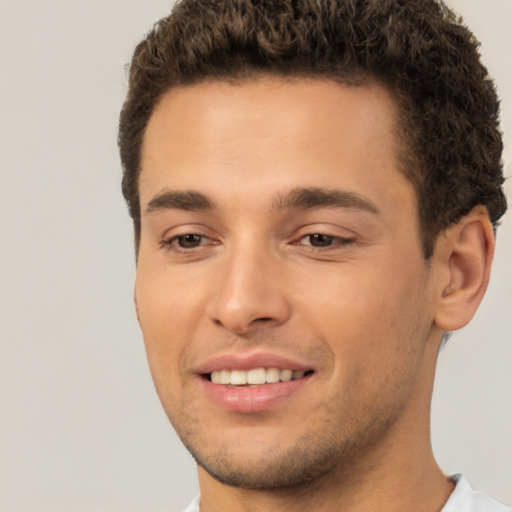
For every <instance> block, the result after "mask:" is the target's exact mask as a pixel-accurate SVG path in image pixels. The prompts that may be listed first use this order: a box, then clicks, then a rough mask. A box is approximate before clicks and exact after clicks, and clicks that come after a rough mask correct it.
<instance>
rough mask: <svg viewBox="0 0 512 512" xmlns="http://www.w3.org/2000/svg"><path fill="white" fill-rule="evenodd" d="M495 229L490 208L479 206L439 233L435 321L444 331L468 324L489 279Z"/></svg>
mask: <svg viewBox="0 0 512 512" xmlns="http://www.w3.org/2000/svg"><path fill="white" fill-rule="evenodd" d="M493 256H494V233H493V229H492V225H491V222H490V220H489V215H488V213H487V209H486V208H485V207H484V206H477V207H475V208H474V209H473V210H471V212H470V213H468V214H467V215H465V216H464V217H462V218H461V219H460V220H459V221H458V222H457V224H455V225H453V226H451V227H449V228H448V229H447V230H446V231H445V232H444V233H442V234H441V235H440V236H439V240H438V241H437V244H436V249H435V253H434V256H433V257H434V258H435V265H436V267H437V270H438V271H439V272H438V281H437V284H438V286H437V287H436V293H437V296H436V299H437V300H436V311H435V316H434V322H435V324H436V325H437V326H438V327H439V328H440V329H442V330H443V331H447V332H449V331H455V330H457V329H460V328H461V327H464V326H465V325H466V324H467V323H468V322H469V321H470V320H471V319H472V318H473V315H474V314H475V312H476V310H477V308H478V306H479V305H480V302H481V301H482V298H483V296H484V294H485V290H486V289H487V285H488V283H489V275H490V271H491V263H492V258H493Z"/></svg>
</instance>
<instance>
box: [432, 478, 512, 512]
mask: <svg viewBox="0 0 512 512" xmlns="http://www.w3.org/2000/svg"><path fill="white" fill-rule="evenodd" d="M452 481H453V482H454V483H455V489H454V491H453V493H452V495H451V496H450V498H449V499H448V501H447V502H446V505H445V506H444V507H443V510H442V511H441V512H512V509H511V508H509V507H507V506H505V505H503V504H502V503H500V502H498V501H496V500H494V499H493V498H491V497H489V496H487V495H486V494H484V493H483V492H479V491H474V490H473V489H472V488H471V486H470V485H469V483H468V481H467V480H466V479H465V478H464V477H463V476H462V475H460V474H457V475H453V476H452Z"/></svg>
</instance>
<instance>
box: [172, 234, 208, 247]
mask: <svg viewBox="0 0 512 512" xmlns="http://www.w3.org/2000/svg"><path fill="white" fill-rule="evenodd" d="M203 238H204V237H203V236H201V235H195V234H187V235H181V236H178V237H176V241H177V242H178V245H179V246H180V247H182V248H183V249H194V248H195V247H199V246H200V245H201V242H202V241H203Z"/></svg>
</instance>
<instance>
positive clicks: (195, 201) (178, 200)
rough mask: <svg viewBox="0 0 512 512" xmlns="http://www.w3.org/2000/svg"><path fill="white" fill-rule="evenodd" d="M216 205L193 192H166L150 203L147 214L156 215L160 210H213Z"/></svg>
mask: <svg viewBox="0 0 512 512" xmlns="http://www.w3.org/2000/svg"><path fill="white" fill-rule="evenodd" d="M214 206H215V205H214V204H213V203H212V202H211V201H210V199H208V198H207V197H206V196H205V195H203V194H201V193H199V192H194V191H191V190H187V191H183V192H182V191H177V190H164V191H163V192H160V193H159V194H157V195H156V196H155V197H153V199H151V201H149V203H148V206H147V208H146V214H151V213H155V212H157V211H160V210H168V209H176V210H189V211H201V210H213V208H214Z"/></svg>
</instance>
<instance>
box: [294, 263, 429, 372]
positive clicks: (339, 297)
mask: <svg viewBox="0 0 512 512" xmlns="http://www.w3.org/2000/svg"><path fill="white" fill-rule="evenodd" d="M305 279H308V281H309V282H308V283H307V284H306V283H302V285H301V287H302V288H303V289H307V290H308V293H307V295H306V296H305V297H306V298H305V299H304V300H303V301H302V305H301V306H300V309H301V310H300V311H298V317H299V318H300V319H301V320H300V321H302V320H303V319H304V320H305V322H306V324H309V325H310V326H313V329H314V330H315V331H316V332H317V333H318V334H319V337H320V338H321V339H323V342H324V343H325V344H326V345H327V346H328V348H329V350H330V351H331V352H332V353H334V354H335V356H336V358H337V359H339V360H340V361H352V362H356V361H361V364H364V365H365V367H367V368H368V367H372V366H374V367H383V366H386V367H388V368H390V369H391V368H392V367H395V366H396V365H399V364H400V361H399V360H400V358H405V357H408V356H410V354H408V353H409V350H410V349H411V348H412V347H411V346H410V345H411V344H412V345H414V343H418V344H419V345H421V344H422V343H423V339H424V334H425V332H426V330H428V328H429V326H430V324H431V321H429V318H428V311H429V303H428V300H429V299H428V290H427V288H426V286H425V270H424V268H423V266H422V264H421V261H420V262H419V264H418V265H416V266H413V265H410V263H409V264H407V263H406V262H405V261H404V262H402V264H400V262H398V263H394V262H393V259H391V258H390V260H389V261H387V262H386V261H385V260H384V259H383V260H382V261H381V263H380V265H378V266H374V267H373V268H369V267H364V266H363V265H361V266H356V265H350V266H348V265H347V266H346V267H340V268H338V269H335V270H333V269H332V268H331V269H326V271H325V275H316V276H315V278H314V279H310V278H307V277H306V278H305ZM416 340H417V341H416ZM355 366H356V365H355ZM355 366H354V368H353V371H356V368H355ZM346 371H351V370H350V369H349V368H346Z"/></svg>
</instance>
